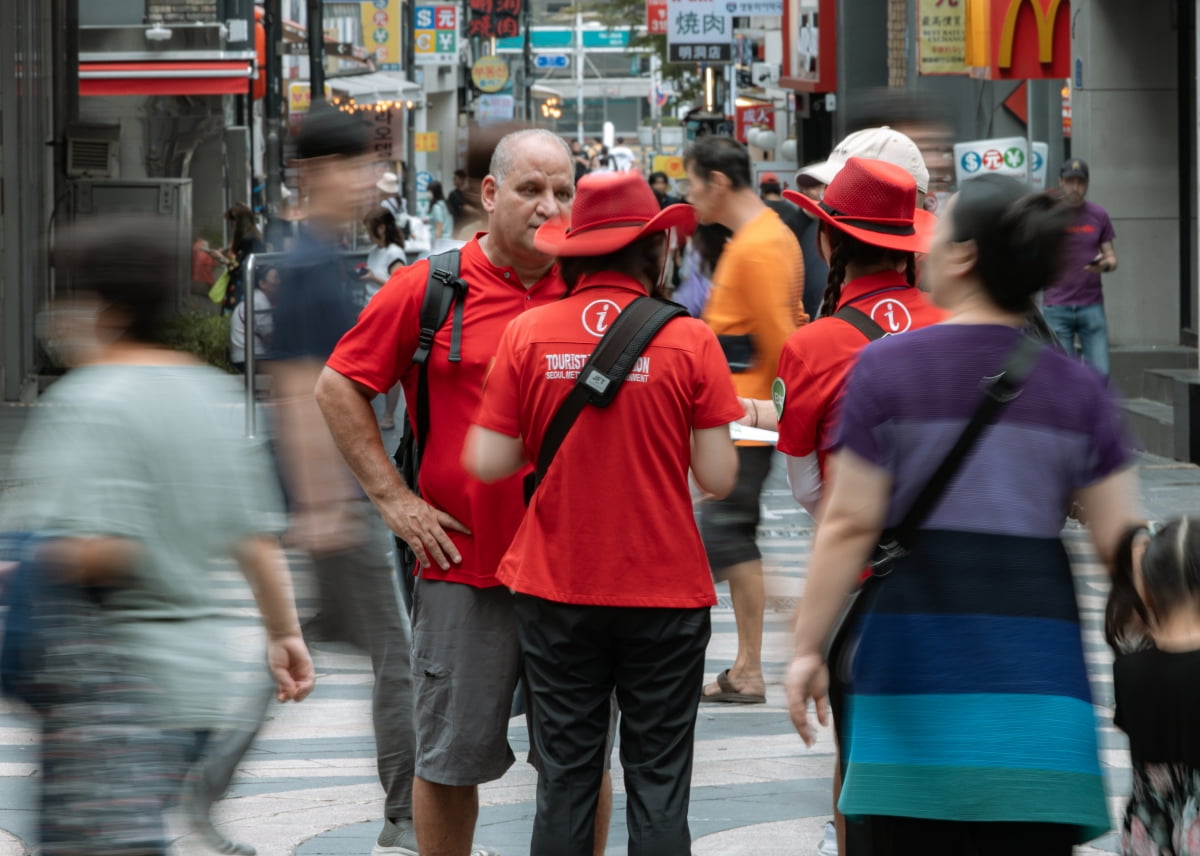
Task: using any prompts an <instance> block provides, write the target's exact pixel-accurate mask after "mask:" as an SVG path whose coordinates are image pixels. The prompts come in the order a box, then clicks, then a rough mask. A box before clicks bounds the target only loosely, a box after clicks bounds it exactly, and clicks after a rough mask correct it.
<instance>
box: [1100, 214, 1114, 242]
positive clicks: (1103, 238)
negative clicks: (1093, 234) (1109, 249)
mask: <svg viewBox="0 0 1200 856" xmlns="http://www.w3.org/2000/svg"><path fill="white" fill-rule="evenodd" d="M1116 237H1117V230H1116V229H1114V228H1113V224H1112V218H1111V217H1109V216H1108V212H1107V211H1105V212H1104V222H1103V223H1101V224H1100V243H1102V244H1107V243H1108V242H1109V241H1111V240H1113V239H1115V238H1116Z"/></svg>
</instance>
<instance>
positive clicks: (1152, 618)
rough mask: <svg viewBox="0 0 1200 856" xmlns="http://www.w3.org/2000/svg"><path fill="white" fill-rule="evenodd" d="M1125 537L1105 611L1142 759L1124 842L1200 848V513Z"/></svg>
mask: <svg viewBox="0 0 1200 856" xmlns="http://www.w3.org/2000/svg"><path fill="white" fill-rule="evenodd" d="M1121 546H1122V549H1121V551H1120V552H1119V553H1118V556H1117V561H1116V567H1115V569H1114V573H1113V586H1112V593H1111V594H1110V596H1109V602H1108V610H1107V615H1106V621H1105V637H1106V639H1107V641H1108V644H1109V645H1111V646H1112V648H1113V650H1114V651H1115V652H1116V655H1117V659H1116V662H1115V663H1114V664H1113V677H1114V683H1115V690H1116V715H1115V717H1114V721H1115V722H1116V724H1117V727H1119V728H1120V729H1121V730H1123V731H1124V732H1125V733H1126V734H1127V735H1129V751H1130V754H1131V755H1132V759H1133V795H1132V796H1131V797H1130V800H1129V806H1128V808H1127V809H1126V811H1125V822H1124V824H1123V827H1122V833H1121V852H1122V853H1124V854H1127V856H1142V854H1151V853H1154V854H1159V853H1172V854H1175V856H1187V854H1200V804H1198V803H1200V729H1197V723H1198V722H1200V518H1194V517H1193V518H1188V517H1184V518H1180V519H1177V520H1173V521H1171V522H1169V523H1167V524H1165V525H1163V526H1159V527H1153V526H1150V527H1137V528H1135V529H1132V530H1131V531H1130V532H1129V533H1127V535H1126V536H1125V539H1124V540H1123V542H1122V545H1121Z"/></svg>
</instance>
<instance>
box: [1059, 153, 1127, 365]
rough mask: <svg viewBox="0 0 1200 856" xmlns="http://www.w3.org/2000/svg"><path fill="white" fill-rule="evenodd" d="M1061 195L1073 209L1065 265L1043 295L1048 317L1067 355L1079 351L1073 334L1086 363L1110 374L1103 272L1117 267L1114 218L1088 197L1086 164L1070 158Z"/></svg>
mask: <svg viewBox="0 0 1200 856" xmlns="http://www.w3.org/2000/svg"><path fill="white" fill-rule="evenodd" d="M1058 186H1059V189H1060V190H1061V191H1062V199H1063V201H1064V202H1066V204H1067V205H1069V206H1071V207H1072V208H1073V209H1074V210H1075V219H1074V220H1073V222H1072V223H1071V225H1070V226H1069V227H1068V228H1067V240H1066V242H1065V243H1064V244H1063V251H1062V255H1063V266H1062V272H1061V273H1060V274H1059V275H1058V279H1057V280H1056V281H1055V282H1054V284H1053V285H1051V286H1050V287H1049V288H1047V289H1046V292H1045V296H1044V299H1043V303H1044V311H1045V316H1046V322H1047V323H1048V324H1049V325H1050V328H1051V329H1052V330H1053V331H1054V333H1055V335H1056V336H1058V339H1059V341H1060V342H1062V345H1063V347H1064V348H1066V350H1067V353H1068V354H1075V353H1076V350H1075V337H1076V336H1077V335H1078V337H1079V353H1080V355H1081V356H1082V357H1083V360H1084V362H1086V363H1088V364H1089V365H1091V366H1092V367H1093V368H1095V369H1096V371H1098V372H1100V374H1102V375H1104V376H1105V377H1107V376H1108V321H1107V319H1106V318H1105V317H1104V293H1103V292H1102V291H1101V285H1100V274H1102V273H1109V272H1110V271H1114V270H1116V269H1117V253H1116V250H1114V249H1113V239H1114V238H1115V237H1116V232H1114V231H1113V225H1112V221H1111V220H1110V219H1109V218H1108V212H1107V211H1105V210H1104V209H1103V208H1101V207H1100V206H1099V205H1097V204H1096V203H1095V202H1088V201H1086V199H1085V197H1086V196H1087V189H1088V165H1087V163H1086V162H1085V161H1082V160H1080V159H1079V158H1072V159H1071V160H1069V161H1067V162H1066V163H1064V164H1063V165H1062V169H1060V170H1059V172H1058Z"/></svg>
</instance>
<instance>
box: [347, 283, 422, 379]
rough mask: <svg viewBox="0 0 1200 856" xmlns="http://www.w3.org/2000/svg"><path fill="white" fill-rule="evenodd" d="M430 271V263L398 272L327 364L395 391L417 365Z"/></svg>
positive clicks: (364, 312) (371, 303)
mask: <svg viewBox="0 0 1200 856" xmlns="http://www.w3.org/2000/svg"><path fill="white" fill-rule="evenodd" d="M428 275H429V265H428V263H424V264H420V265H413V266H412V267H406V268H404V269H402V270H399V271H397V272H396V273H395V274H394V275H393V276H392V278H391V279H390V280H388V284H387V285H386V286H385V287H384V288H381V289H380V290H379V292H378V293H377V294H376V295H375V296H374V297H372V298H371V300H370V302H368V303H367V305H366V308H365V309H363V311H362V314H361V315H359V317H358V323H356V324H355V325H354V326H353V327H352V328H350V331H349V332H348V333H346V335H344V336H343V337H342V339H341V341H339V342H338V344H337V347H336V348H334V350H333V354H332V355H331V356H330V357H329V361H328V363H327V365H328V366H329V367H330V368H331V369H333V370H334V371H335V372H338V373H339V374H342V375H345V376H346V377H348V378H350V379H351V380H353V381H357V382H358V383H361V384H363V385H364V386H366V387H369V388H371V389H373V390H375V391H376V392H378V393H380V394H383V393H385V392H387V391H388V390H389V389H391V388H392V387H393V386H394V385H395V384H396V381H398V380H399V379H400V378H401V377H403V376H404V375H405V373H406V372H408V371H409V369H411V368H412V366H413V361H412V358H413V354H414V353H416V350H417V344H418V342H419V340H420V336H421V303H422V300H423V299H424V296H425V282H426V279H427V277H428Z"/></svg>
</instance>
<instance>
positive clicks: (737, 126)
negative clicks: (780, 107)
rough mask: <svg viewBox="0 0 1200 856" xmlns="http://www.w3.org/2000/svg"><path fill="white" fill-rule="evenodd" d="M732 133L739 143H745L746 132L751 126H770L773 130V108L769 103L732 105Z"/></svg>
mask: <svg viewBox="0 0 1200 856" xmlns="http://www.w3.org/2000/svg"><path fill="white" fill-rule="evenodd" d="M733 111H734V117H733V120H734V125H733V135H734V138H735V139H737V141H738V142H739V143H745V142H747V140H746V132H747V131H749V130H750V129H751V128H754V127H759V128H770V129H771V130H772V131H774V130H775V108H774V107H772V106H771V105H770V104H751V105H749V106H747V107H734V108H733Z"/></svg>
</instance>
